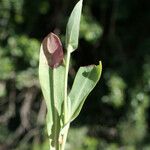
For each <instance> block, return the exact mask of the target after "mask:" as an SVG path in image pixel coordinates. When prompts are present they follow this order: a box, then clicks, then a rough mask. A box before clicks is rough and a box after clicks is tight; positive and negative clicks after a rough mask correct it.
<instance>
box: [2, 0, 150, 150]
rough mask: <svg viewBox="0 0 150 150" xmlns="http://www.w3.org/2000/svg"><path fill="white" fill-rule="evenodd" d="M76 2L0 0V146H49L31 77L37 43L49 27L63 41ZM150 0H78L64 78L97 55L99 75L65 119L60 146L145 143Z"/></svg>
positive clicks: (129, 148)
mask: <svg viewBox="0 0 150 150" xmlns="http://www.w3.org/2000/svg"><path fill="white" fill-rule="evenodd" d="M76 2H77V1H75V0H73V1H69V0H53V1H48V0H32V1H31V0H1V1H0V150H40V149H42V150H47V149H48V140H47V135H46V132H45V131H46V129H45V120H44V118H45V112H46V111H45V107H44V105H43V104H42V101H41V100H42V94H41V91H40V88H39V84H38V77H37V76H38V74H37V72H38V55H39V49H40V43H41V41H42V39H43V37H44V36H45V35H46V34H48V33H49V32H51V31H53V32H55V33H57V34H59V35H61V39H62V40H63V42H64V36H65V27H66V23H67V20H68V16H69V13H70V12H71V10H72V8H73V6H74V4H75V3H76ZM149 6H150V1H147V0H143V1H137V0H131V1H130V0H126V1H124V0H87V1H84V8H83V14H82V20H81V29H80V44H79V50H78V51H77V52H75V53H74V54H73V59H72V64H71V69H70V81H71V80H72V79H73V77H74V75H75V72H76V70H77V68H78V67H79V66H81V65H89V64H91V63H93V64H95V63H97V62H98V61H99V60H102V62H103V74H102V79H101V80H100V82H99V84H98V86H97V87H96V88H95V89H94V91H93V93H92V94H91V95H90V96H89V97H88V100H87V101H86V104H85V105H84V108H83V110H82V113H81V115H80V117H79V118H78V119H77V120H75V122H74V123H73V124H72V128H71V130H70V132H69V138H68V143H67V147H66V149H68V150H69V149H71V150H99V149H101V150H118V149H124V150H149V149H150V142H149V139H150V119H149V118H150V102H149V100H150V34H149V33H150V28H149V26H150V19H149V18H150V9H149ZM69 83H70V84H71V82H69Z"/></svg>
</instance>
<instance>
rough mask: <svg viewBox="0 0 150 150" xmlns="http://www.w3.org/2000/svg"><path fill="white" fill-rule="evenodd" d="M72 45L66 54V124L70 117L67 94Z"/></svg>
mask: <svg viewBox="0 0 150 150" xmlns="http://www.w3.org/2000/svg"><path fill="white" fill-rule="evenodd" d="M71 48H72V47H70V46H68V48H67V56H66V71H65V91H64V92H65V94H64V124H66V123H67V119H68V103H67V94H68V91H67V89H68V72H69V63H70V55H71V53H70V49H71Z"/></svg>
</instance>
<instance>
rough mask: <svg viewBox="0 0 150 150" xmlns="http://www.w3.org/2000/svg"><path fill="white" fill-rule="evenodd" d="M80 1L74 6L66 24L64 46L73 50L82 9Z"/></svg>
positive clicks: (77, 36) (76, 44)
mask: <svg viewBox="0 0 150 150" xmlns="http://www.w3.org/2000/svg"><path fill="white" fill-rule="evenodd" d="M82 1H83V0H80V1H79V2H78V3H77V4H76V6H75V7H74V9H73V11H72V13H71V15H70V17H69V21H68V24H67V29H66V48H67V49H68V47H71V48H70V49H69V50H70V52H73V51H74V50H75V49H76V48H77V47H78V38H79V29H80V19H81V11H82Z"/></svg>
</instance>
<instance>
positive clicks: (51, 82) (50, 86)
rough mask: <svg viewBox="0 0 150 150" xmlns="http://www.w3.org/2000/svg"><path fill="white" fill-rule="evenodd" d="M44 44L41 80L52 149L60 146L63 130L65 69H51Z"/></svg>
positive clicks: (40, 63)
mask: <svg viewBox="0 0 150 150" xmlns="http://www.w3.org/2000/svg"><path fill="white" fill-rule="evenodd" d="M45 54H46V53H45V52H44V46H43V43H42V45H41V49H40V61H39V79H40V84H41V88H42V92H43V95H44V99H45V101H46V105H47V129H48V135H49V138H50V143H51V146H52V147H55V148H56V149H57V147H58V146H59V144H58V138H59V132H60V128H61V117H62V116H61V115H62V104H63V99H64V92H63V91H64V75H65V67H64V66H63V65H62V64H60V66H58V67H57V68H50V67H49V65H48V60H47V57H46V56H45Z"/></svg>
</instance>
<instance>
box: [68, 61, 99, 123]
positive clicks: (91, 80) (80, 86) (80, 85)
mask: <svg viewBox="0 0 150 150" xmlns="http://www.w3.org/2000/svg"><path fill="white" fill-rule="evenodd" d="M101 71H102V65H101V62H100V63H99V65H97V66H95V65H91V66H87V67H80V69H79V70H78V72H77V75H76V77H75V80H74V83H73V86H72V89H71V91H70V93H69V96H68V99H70V101H71V108H70V110H71V111H70V120H69V121H72V120H74V119H75V118H76V117H77V116H78V115H79V113H80V111H81V108H82V106H83V104H84V102H85V99H86V98H87V96H88V95H89V93H90V92H91V91H92V89H93V88H94V87H95V85H96V84H97V82H98V81H99V79H100V76H101Z"/></svg>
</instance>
